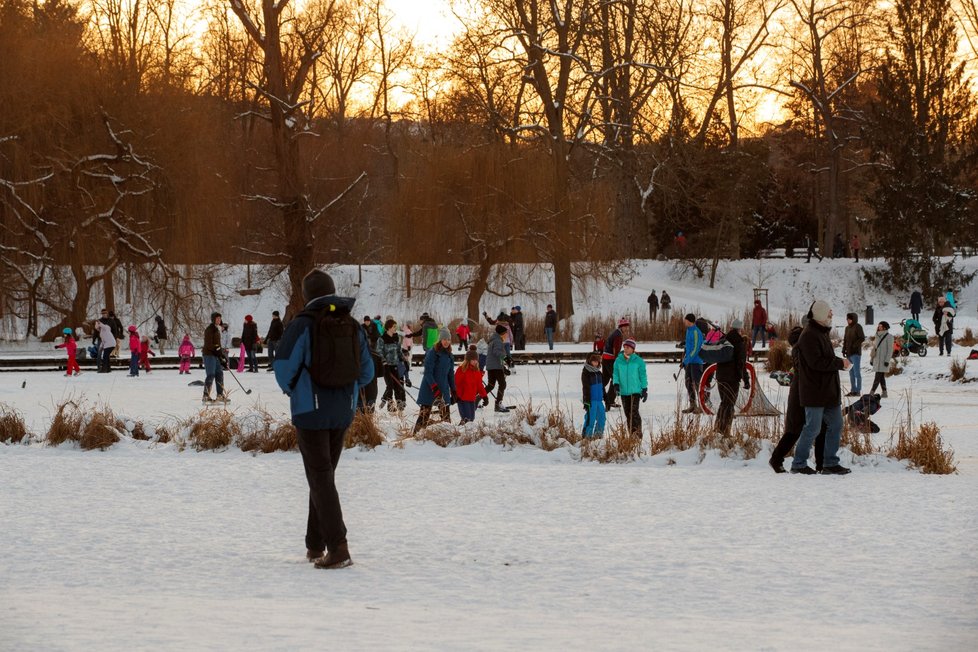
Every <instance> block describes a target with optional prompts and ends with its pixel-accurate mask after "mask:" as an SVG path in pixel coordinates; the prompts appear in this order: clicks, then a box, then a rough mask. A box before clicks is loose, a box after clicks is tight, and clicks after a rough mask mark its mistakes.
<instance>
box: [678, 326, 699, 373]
mask: <svg viewBox="0 0 978 652" xmlns="http://www.w3.org/2000/svg"><path fill="white" fill-rule="evenodd" d="M701 348H703V331H701V330H700V329H699V327H698V326H697V325H696V324H693V325H692V326H690V327H688V328H687V329H686V353H684V354H683V364H703V358H701V357H700V349H701Z"/></svg>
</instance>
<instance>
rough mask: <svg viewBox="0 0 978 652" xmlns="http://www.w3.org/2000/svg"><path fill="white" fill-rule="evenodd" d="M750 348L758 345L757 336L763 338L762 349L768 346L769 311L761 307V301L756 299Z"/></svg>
mask: <svg viewBox="0 0 978 652" xmlns="http://www.w3.org/2000/svg"><path fill="white" fill-rule="evenodd" d="M750 326H751V329H750V331H751V334H750V348H752V349H753V348H754V345H755V344H757V336H758V335H760V336H761V347H765V346H767V310H765V309H764V306H762V305H761V300H760V299H754V311H753V313H751V321H750Z"/></svg>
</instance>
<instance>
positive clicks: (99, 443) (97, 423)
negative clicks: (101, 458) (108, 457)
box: [78, 406, 126, 451]
mask: <svg viewBox="0 0 978 652" xmlns="http://www.w3.org/2000/svg"><path fill="white" fill-rule="evenodd" d="M125 429H126V426H125V424H124V423H123V422H122V421H120V420H119V419H118V418H117V417H116V416H115V414H114V413H113V412H112V410H111V408H109V407H108V406H102V407H100V408H98V409H96V410H95V411H94V412H92V413H91V414H89V415H87V417H86V418H85V419H84V425H83V426H82V429H81V437H80V438H79V439H78V445H79V446H81V449H82V450H86V451H90V450H95V449H96V448H97V449H99V450H103V451H104V450H105V449H106V448H109V447H110V446H112V444H115V443H116V442H118V441H119V439H120V435H121V434H122V433H123V432H125Z"/></svg>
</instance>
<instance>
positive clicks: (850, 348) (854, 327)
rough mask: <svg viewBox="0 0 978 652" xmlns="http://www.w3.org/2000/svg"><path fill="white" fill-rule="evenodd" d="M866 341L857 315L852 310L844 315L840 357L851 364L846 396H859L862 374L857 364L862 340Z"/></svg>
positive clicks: (861, 351)
mask: <svg viewBox="0 0 978 652" xmlns="http://www.w3.org/2000/svg"><path fill="white" fill-rule="evenodd" d="M865 341H866V334H865V333H864V332H863V327H862V324H860V323H859V316H858V315H856V313H854V312H850V313H848V314H847V315H846V332H845V335H843V337H842V357H843V358H845V359H846V360H848V361H849V362H850V363H851V364H852V366H851V367H849V393H848V394H846V396H859V395H860V394H862V391H863V375H862V371H861V370H860V368H859V365H860V364H861V363H862V360H863V342H865Z"/></svg>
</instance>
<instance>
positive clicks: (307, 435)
mask: <svg viewBox="0 0 978 652" xmlns="http://www.w3.org/2000/svg"><path fill="white" fill-rule="evenodd" d="M296 434H297V435H298V438H299V452H300V453H302V466H303V467H305V470H306V480H307V481H308V482H309V520H308V522H307V523H306V549H308V550H316V551H319V550H327V551H332V550H335V549H336V548H337V546H339V545H340V544H341V543H343V542H344V541H346V525H345V524H344V523H343V510H342V509H341V508H340V495H339V493H338V492H337V491H336V465H337V463H338V462H339V461H340V453H342V452H343V438H344V436H345V435H346V430H345V429H343V430H305V429H303V428H296Z"/></svg>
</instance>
